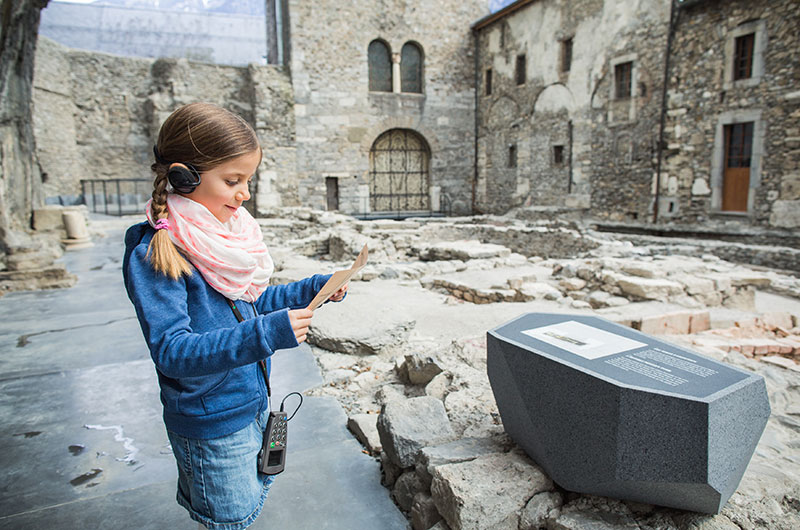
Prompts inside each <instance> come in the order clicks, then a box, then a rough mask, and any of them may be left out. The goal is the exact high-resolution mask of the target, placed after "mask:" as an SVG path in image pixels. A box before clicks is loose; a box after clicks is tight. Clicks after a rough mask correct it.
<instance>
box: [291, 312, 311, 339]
mask: <svg viewBox="0 0 800 530" xmlns="http://www.w3.org/2000/svg"><path fill="white" fill-rule="evenodd" d="M313 316H314V312H313V311H311V310H310V309H290V310H289V323H291V325H292V331H294V338H295V339H297V343H298V344H300V343H302V342H305V340H306V335H308V326H309V325H310V324H311V317H313Z"/></svg>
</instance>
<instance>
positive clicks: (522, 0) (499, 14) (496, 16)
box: [470, 0, 538, 31]
mask: <svg viewBox="0 0 800 530" xmlns="http://www.w3.org/2000/svg"><path fill="white" fill-rule="evenodd" d="M536 1H538V0H517V1H516V2H514V3H512V4H508V5H507V6H506V7H504V8H503V9H501V10H500V11H496V12H494V13H492V14H490V15H486V16H485V17H483V18H482V19H480V20H478V21H476V22H473V23H472V25H470V29H472V31H478V30H480V29H483V28H485V27H486V26H488V25H490V24H492V23H493V22H496V21H498V20H500V19H501V18H503V17H505V16H506V15H510V14H511V13H513V12H514V11H517V10H519V9H522V8H523V7H525V6H527V5H528V4H532V3H534V2H536Z"/></svg>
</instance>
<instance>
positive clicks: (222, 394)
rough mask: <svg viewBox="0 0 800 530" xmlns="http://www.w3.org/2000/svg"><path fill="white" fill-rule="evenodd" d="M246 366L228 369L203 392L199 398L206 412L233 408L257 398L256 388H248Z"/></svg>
mask: <svg viewBox="0 0 800 530" xmlns="http://www.w3.org/2000/svg"><path fill="white" fill-rule="evenodd" d="M246 368H247V367H240V368H237V369H235V370H230V371H228V372H227V373H226V374H225V377H223V378H222V379H221V380H220V382H219V383H217V384H216V385H214V386H213V387H211V388H210V389H209V390H208V392H206V393H205V394H203V396H202V397H201V398H200V400H201V401H202V403H203V409H204V410H205V412H206V414H214V413H218V412H224V411H226V410H230V409H235V408H238V407H241V406H242V405H244V404H246V403H248V402H250V401H252V400H253V399H256V398H258V392H257V391H256V389H255V388H248V384H247V383H248V378H247V376H248V370H246ZM251 379H252V377H251Z"/></svg>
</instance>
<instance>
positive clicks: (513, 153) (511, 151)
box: [508, 144, 517, 167]
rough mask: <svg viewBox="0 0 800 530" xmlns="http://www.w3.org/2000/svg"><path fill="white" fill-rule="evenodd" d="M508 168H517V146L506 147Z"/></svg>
mask: <svg viewBox="0 0 800 530" xmlns="http://www.w3.org/2000/svg"><path fill="white" fill-rule="evenodd" d="M508 167H517V146H516V145H513V144H512V145H509V146H508Z"/></svg>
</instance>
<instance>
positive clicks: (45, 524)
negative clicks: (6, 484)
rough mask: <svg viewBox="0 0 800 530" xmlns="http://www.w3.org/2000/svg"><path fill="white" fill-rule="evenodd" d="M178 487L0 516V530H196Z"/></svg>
mask: <svg viewBox="0 0 800 530" xmlns="http://www.w3.org/2000/svg"><path fill="white" fill-rule="evenodd" d="M175 484H176V481H172V480H170V481H167V482H159V483H156V484H149V485H147V486H141V487H138V488H133V489H130V490H125V491H118V492H114V493H110V494H107V495H99V496H96V497H90V498H86V499H81V500H77V501H74V502H68V503H65V504H56V505H53V506H48V507H46V508H42V509H39V510H34V511H30V512H25V513H19V514H16V515H10V516H0V530H41V529H43V528H58V529H59V530H86V529H90V528H93V529H118V530H136V529H140V530H161V529H164V528H169V529H170V530H197V523H196V522H194V521H192V520H191V519H190V518H189V516H188V515H186V510H184V509H183V508H182V507H181V506H179V505H178V503H177V502H175V501H174V498H175V487H176V486H175Z"/></svg>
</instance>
